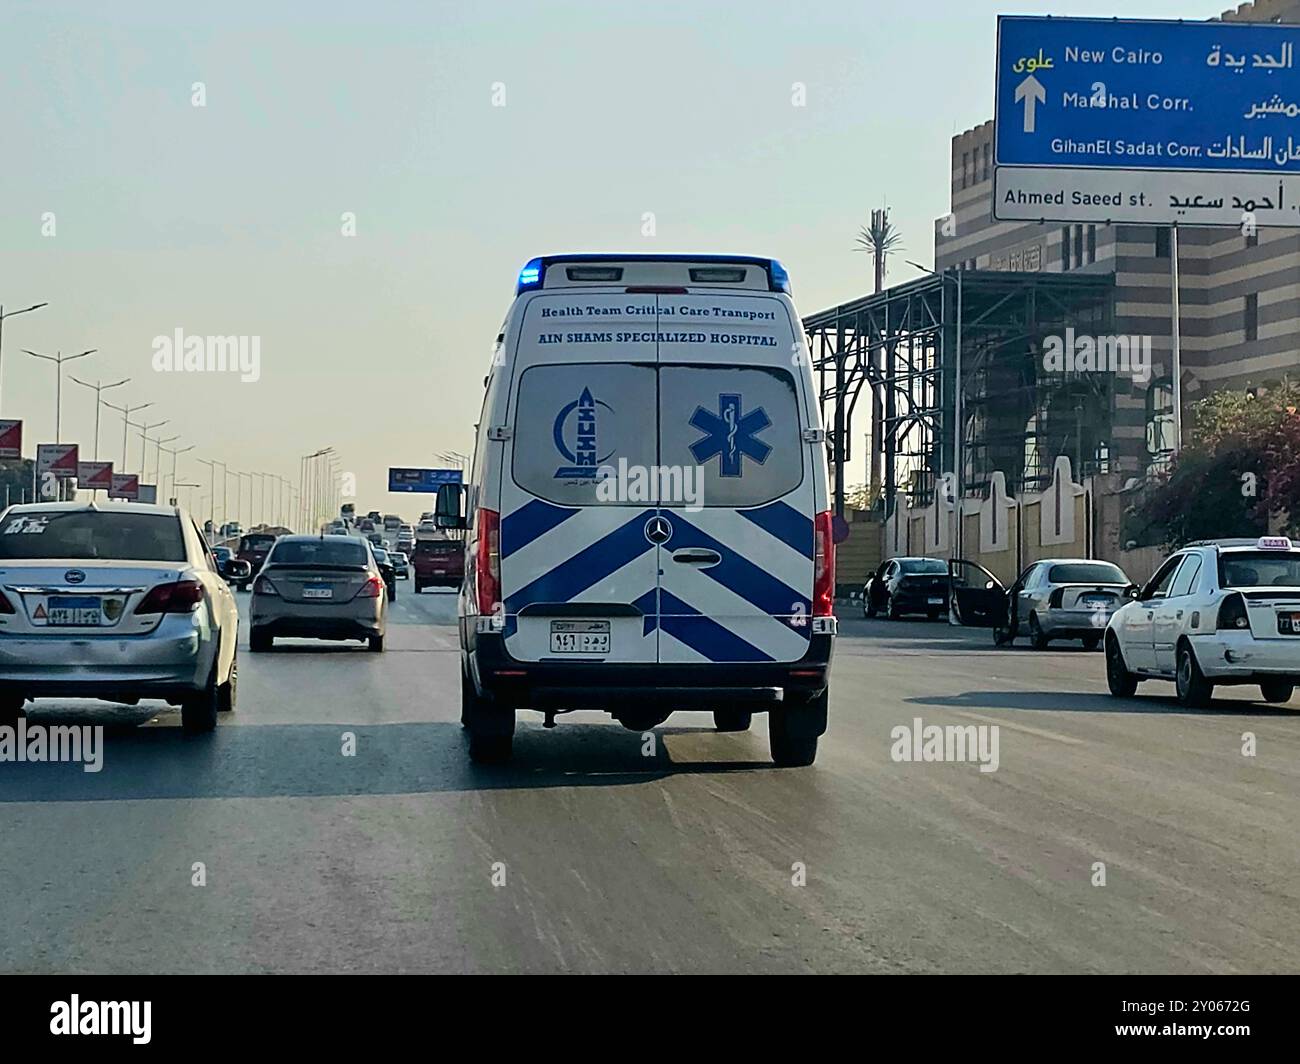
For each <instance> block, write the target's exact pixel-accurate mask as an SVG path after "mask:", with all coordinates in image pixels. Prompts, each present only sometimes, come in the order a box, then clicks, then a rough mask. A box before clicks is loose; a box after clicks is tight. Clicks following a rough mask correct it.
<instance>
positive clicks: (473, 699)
mask: <svg viewBox="0 0 1300 1064" xmlns="http://www.w3.org/2000/svg"><path fill="white" fill-rule="evenodd" d="M460 722H461V724H463V725H464V726H465V730H466V731H467V732H469V759H470V760H471V761H473V762H474V763H475V764H478V765H499V764H501V763H502V762H503V761H509V760H510V755H511V753H513V750H514V738H515V712H514V710H513V709H509V708H502V707H500V706H497V705H496V704H495V703H494V702H491V701H489V700H488V699H486V698H484V697H483V696H482V695H480V694H479V693H478V691H477V690H476V689H475V687H474V681H473V680H472V679H471V678H470V676H469V674H468V673H467V672H466V671H465V670H464V669H462V670H461V674H460Z"/></svg>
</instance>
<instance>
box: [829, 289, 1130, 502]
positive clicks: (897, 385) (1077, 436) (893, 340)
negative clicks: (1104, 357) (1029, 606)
mask: <svg viewBox="0 0 1300 1064" xmlns="http://www.w3.org/2000/svg"><path fill="white" fill-rule="evenodd" d="M1114 317H1115V312H1114V277H1113V275H1111V274H1074V275H1070V274H1042V273H1008V272H1000V271H975V270H956V269H950V270H945V271H944V272H943V273H939V274H929V275H928V276H926V277H922V278H919V279H918V280H915V281H911V282H908V283H907V284H903V285H898V286H896V287H894V288H890V289H887V290H885V291H883V292H880V293H877V294H876V295H872V296H866V297H864V298H862V299H858V300H854V301H853V302H851V303H844V304H841V305H840V306H838V307H832V308H830V309H828V310H824V311H820V312H818V313H816V314H812V315H810V316H809V317H807V318H805V319H804V322H803V325H804V330H805V332H806V334H807V337H808V349H809V352H810V354H811V357H812V360H813V368H814V370H815V371H816V375H817V381H818V388H819V392H820V396H819V398H820V402H821V408H822V417H823V421H824V423H825V424H826V426H827V445H828V448H829V450H830V457H831V463H832V467H833V470H834V478H835V481H834V487H835V508H836V512H837V513H839V514H842V513H843V512H844V495H845V490H846V484H845V481H844V466H845V463H847V462H848V461H850V460H851V459H852V457H853V447H852V440H853V415H854V413H855V410H856V407H857V403H858V399H859V397H860V395H861V393H862V388H863V386H864V385H866V386H869V388H870V390H871V395H872V406H873V411H874V412H875V413H876V415H877V416H876V417H875V418H873V419H872V420H873V421H874V422H875V425H874V426H873V432H872V442H873V445H874V447H875V448H876V449H878V452H879V458H876V457H875V456H874V455H872V456H869V470H871V469H872V468H873V467H875V468H878V469H879V473H880V480H881V482H880V484H879V488H880V490H881V492H882V494H883V498H884V500H885V507H886V512H887V513H888V512H891V511H892V509H893V505H894V501H895V498H896V496H897V494H898V492H899V491H902V492H903V493H904V494H905V495H906V496H907V497H908V498H909V499H910V501H911V502H912V503H913V504H914V505H915V504H919V503H924V502H928V501H930V500H931V499H932V498H933V492H934V489H935V484H936V483H937V482H938V480H939V478H940V477H942V476H943V474H945V473H948V472H951V471H952V470H953V469H954V468H955V459H956V455H955V453H954V452H955V451H956V450H957V448H954V446H953V438H954V437H953V431H954V425H955V423H956V407H957V405H958V404H957V403H956V401H955V399H956V390H955V387H954V383H955V378H956V373H957V366H958V364H960V365H961V403H960V406H961V422H962V446H961V448H960V451H961V455H962V457H961V462H960V464H961V466H962V468H961V472H960V476H959V477H958V478H957V483H956V485H955V486H956V489H957V490H958V491H959V492H961V493H962V494H976V493H982V492H983V491H985V490H986V489H987V486H988V483H989V481H990V479H991V477H992V474H993V473H994V472H995V471H999V470H1000V471H1001V472H1002V473H1003V474H1004V475H1005V476H1006V480H1007V488H1008V490H1010V491H1012V492H1017V491H1020V490H1036V489H1038V488H1041V487H1042V486H1043V485H1044V484H1045V483H1046V481H1047V480H1050V478H1051V466H1052V460H1053V458H1054V457H1055V455H1057V454H1069V455H1072V456H1073V457H1074V459H1075V469H1076V470H1077V471H1080V472H1084V473H1086V472H1089V471H1090V470H1092V469H1099V468H1102V467H1104V465H1105V463H1106V462H1107V461H1108V457H1109V448H1110V433H1111V424H1112V418H1113V412H1114V391H1113V385H1114V374H1109V373H1099V372H1070V371H1061V372H1055V371H1049V370H1047V369H1045V368H1044V363H1043V357H1042V351H1043V342H1044V339H1045V338H1047V337H1049V336H1053V335H1057V336H1062V337H1064V336H1065V335H1066V332H1065V331H1066V329H1067V328H1073V329H1074V330H1075V333H1076V334H1078V335H1080V336H1082V335H1088V336H1100V335H1109V334H1110V333H1111V332H1112V331H1113V329H1114ZM959 347H960V358H959V357H958V351H959ZM877 463H879V466H877Z"/></svg>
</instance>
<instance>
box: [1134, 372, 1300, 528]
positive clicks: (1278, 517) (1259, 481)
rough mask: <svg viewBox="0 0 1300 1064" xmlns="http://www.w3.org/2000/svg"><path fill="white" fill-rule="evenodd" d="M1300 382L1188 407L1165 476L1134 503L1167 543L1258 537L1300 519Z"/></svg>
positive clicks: (1223, 395) (1139, 517) (1143, 519)
mask: <svg viewBox="0 0 1300 1064" xmlns="http://www.w3.org/2000/svg"><path fill="white" fill-rule="evenodd" d="M1297 411H1300V385H1298V384H1296V383H1295V382H1294V381H1289V380H1287V381H1283V382H1282V383H1281V384H1280V385H1277V386H1275V387H1273V388H1270V389H1269V390H1267V391H1263V392H1260V393H1259V394H1257V395H1254V396H1252V395H1250V394H1247V393H1245V392H1218V393H1215V394H1214V395H1211V396H1210V397H1209V398H1207V399H1202V400H1201V401H1200V402H1197V403H1195V404H1193V405H1192V408H1191V419H1190V422H1191V423H1190V426H1189V428H1190V431H1189V432H1188V433H1187V439H1186V441H1185V445H1184V447H1183V450H1182V452H1181V453H1180V454H1179V455H1178V456H1177V457H1176V459H1175V460H1174V462H1173V464H1172V468H1171V470H1170V472H1169V475H1168V476H1167V477H1165V478H1164V479H1162V480H1161V481H1160V482H1159V483H1157V484H1156V485H1155V486H1154V487H1153V488H1152V489H1151V490H1150V491H1149V492H1148V493H1147V495H1146V496H1145V498H1143V499H1142V501H1141V502H1140V503H1139V504H1138V505H1137V506H1135V507H1134V508H1133V511H1132V514H1131V516H1132V518H1134V519H1135V520H1136V521H1137V522H1140V523H1146V524H1148V525H1153V526H1155V527H1157V528H1158V529H1160V530H1161V531H1162V536H1161V538H1162V539H1163V541H1164V542H1165V543H1166V544H1167V545H1169V546H1171V547H1173V546H1178V545H1180V544H1182V543H1186V542H1187V541H1189V540H1194V539H1220V538H1226V537H1229V536H1258V535H1263V534H1264V533H1266V532H1267V531H1269V525H1270V522H1276V523H1280V524H1283V525H1285V526H1287V527H1288V528H1291V527H1294V525H1295V519H1294V518H1293V516H1292V515H1296V516H1298V517H1300V413H1298V412H1297Z"/></svg>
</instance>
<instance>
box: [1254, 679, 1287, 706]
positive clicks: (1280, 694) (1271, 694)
mask: <svg viewBox="0 0 1300 1064" xmlns="http://www.w3.org/2000/svg"><path fill="white" fill-rule="evenodd" d="M1259 691H1260V694H1262V695H1263V696H1264V701H1265V702H1279V703H1280V702H1290V701H1291V695H1292V693H1293V692H1294V691H1295V684H1292V683H1287V682H1286V681H1284V680H1269V681H1268V682H1267V683H1262V684H1260V685H1259Z"/></svg>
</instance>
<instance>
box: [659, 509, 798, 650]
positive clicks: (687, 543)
mask: <svg viewBox="0 0 1300 1064" xmlns="http://www.w3.org/2000/svg"><path fill="white" fill-rule="evenodd" d="M664 512H665V515H666V516H667V517H668V519H669V520H670V521H672V524H673V536H672V539H671V540H669V541H668V544H667V548H666V549H668V550H670V551H672V550H677V549H679V548H681V547H706V548H708V549H709V550H715V551H717V552H718V553H719V554H720V555H722V561H721V562H719V563H718V564H717V565H714V566H711V567H710V568H708V569H701V570H700V572H702V573H704V575H706V576H708V577H710V578H711V579H713V580H716V581H717V582H718V583H719V584H721V585H722V586H723V587H725V588H727V590H729V591H733V592H735V593H736V594H737V595H739V596H740V597H741V598H743V599H744V600H745V601H746V602H749V603H750V604H751V605H753V606H756V607H757V608H758V609H760V610H762V611H763V612H764V613H766V614H768V615H769V616H773V617H786V616H789V615H790V614H794V613H798V612H799V611H800V607H802V610H803V614H804V616H808V615H809V614H810V613H811V612H812V601H811V600H810V599H809V598H808V597H807V596H806V595H804V594H803V593H801V592H799V591H795V590H794V588H792V587H790V586H789V585H788V584H786V583H784V582H783V581H781V580H778V579H777V578H776V577H774V576H773V575H772V574H771V573H769V572H767V571H766V570H764V569H760V568H759V567H758V566H757V565H755V564H754V563H753V562H751V561H750V560H749V559H748V558H745V557H742V556H741V555H739V554H737V553H736V552H735V551H734V550H732V549H731V548H730V547H728V546H727V545H726V544H725V543H723V542H721V541H720V540H716V539H714V538H713V537H712V536H711V535H709V534H708V533H707V532H705V531H704V530H703V529H699V528H696V527H695V526H694V525H693V524H691V523H690V522H689V521H687V520H686V519H685V518H684V517H682V515H681V514H680V513H678V512H676V511H664ZM795 630H796V631H797V630H798V629H795ZM805 634H807V633H806V632H805Z"/></svg>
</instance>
